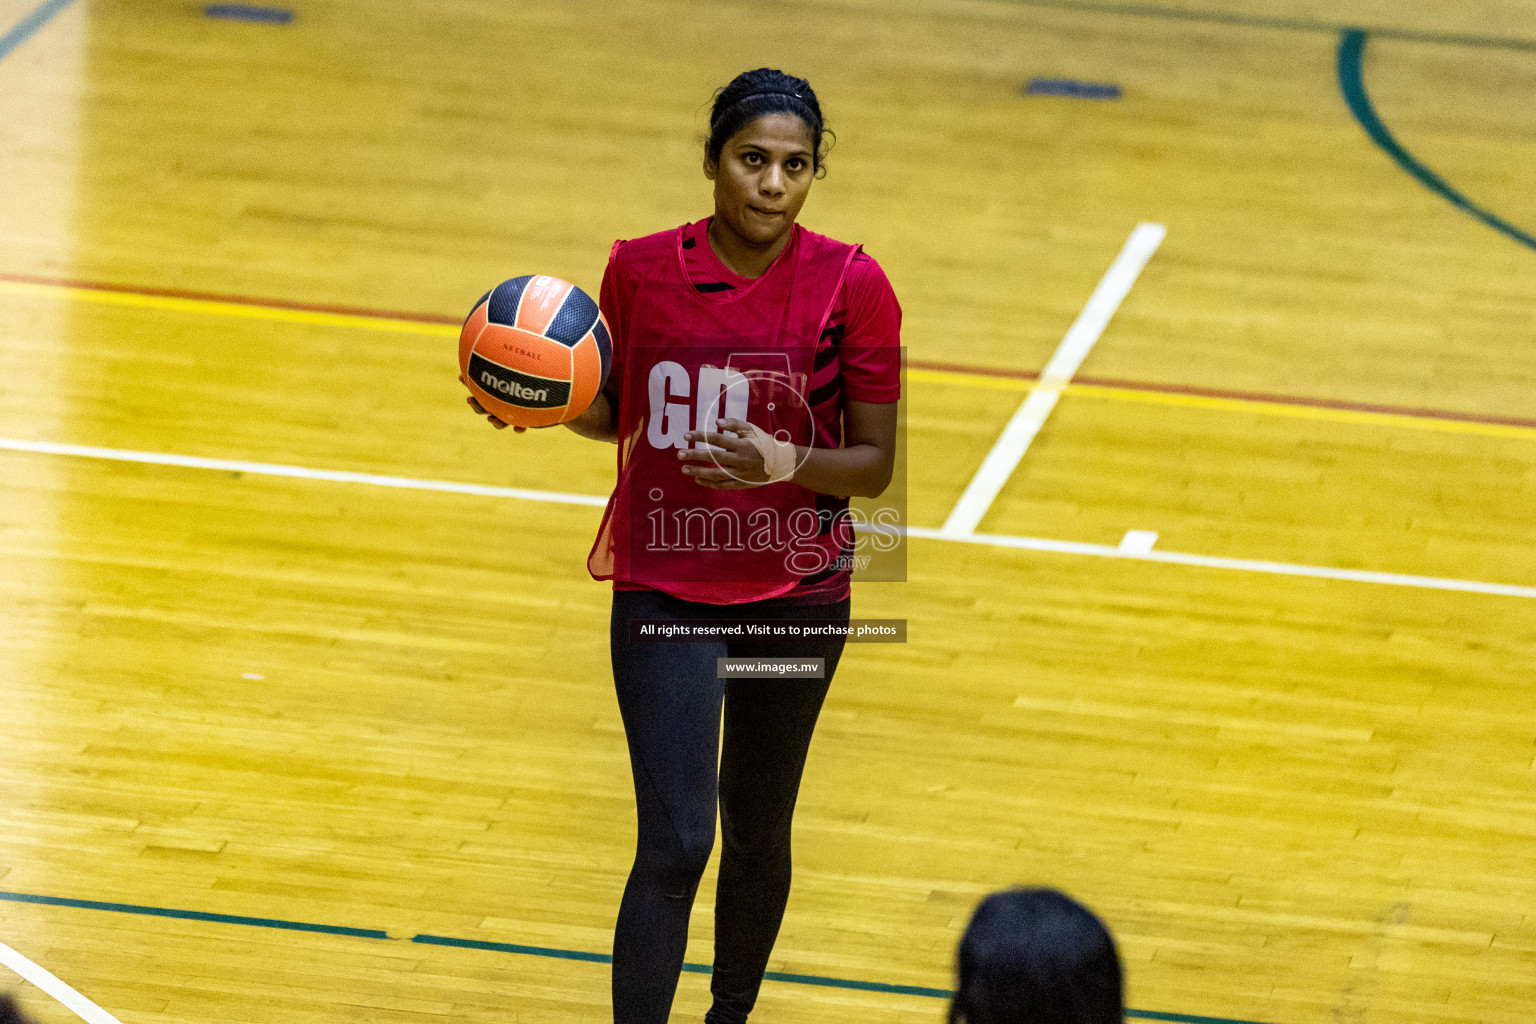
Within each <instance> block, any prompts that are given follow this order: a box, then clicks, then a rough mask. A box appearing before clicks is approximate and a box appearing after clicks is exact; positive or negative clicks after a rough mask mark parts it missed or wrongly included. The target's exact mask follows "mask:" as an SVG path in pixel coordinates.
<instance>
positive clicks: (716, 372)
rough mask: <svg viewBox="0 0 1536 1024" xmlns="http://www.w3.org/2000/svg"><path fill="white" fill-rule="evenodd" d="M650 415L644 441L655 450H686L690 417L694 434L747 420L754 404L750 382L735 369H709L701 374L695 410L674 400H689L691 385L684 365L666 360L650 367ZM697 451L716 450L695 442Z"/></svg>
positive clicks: (710, 367) (703, 370) (710, 446)
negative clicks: (722, 422) (726, 422)
mask: <svg viewBox="0 0 1536 1024" xmlns="http://www.w3.org/2000/svg"><path fill="white" fill-rule="evenodd" d="M647 383H648V387H647V390H648V392H649V395H650V406H651V414H650V416H649V418H648V420H647V423H646V428H645V437H646V440H648V441H649V442H650V443H651V447H653V448H686V447H688V439H687V438H686V437H685V436H684V435H686V434H687V433H688V431H689V429H690V427H689V423H688V421H689V416H690V413H691V414H692V419H693V426H692V428H691V429H693V430H717V429H718V427H717V426H716V424H715V421H716V420H721V419H738V420H744V419H746V418H747V409H748V406H749V404H750V401H751V388H750V385H749V383H748V381H747V378H746V377H745V376H744V375H743V374H741V373H739V372H737V371H735V370H732V369H729V368H727V369H721V368H720V367H717V366H706V367H703V368H702V369H701V370H699V390H698V396H697V401H696V404H695V406H694V407H693V409H689V407H688V405H687V403H686V402H678V401H674V399H679V398H682V399H686V398H688V397H689V392H690V389H691V385H692V381H691V380H690V378H689V375H688V371H687V369H685V368H684V367H683V365H682V364H681V363H676V362H673V361H672V360H670V359H668V360H663V361H662V362H659V363H657V364H656V365H655V366H653V367H651V375H650V379H649V381H648V382H647ZM694 447H695V448H713V447H715V446H714V445H710V444H705V443H704V442H703V441H695V442H694Z"/></svg>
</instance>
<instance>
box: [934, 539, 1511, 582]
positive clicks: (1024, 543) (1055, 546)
mask: <svg viewBox="0 0 1536 1024" xmlns="http://www.w3.org/2000/svg"><path fill="white" fill-rule="evenodd" d="M907 536H908V537H924V538H927V539H929V540H950V541H958V542H960V543H962V544H986V545H990V546H992V547H1000V548H1022V549H1023V550H1025V551H1053V552H1055V553H1057V554H1062V555H1088V556H1091V557H1093V558H1126V559H1130V560H1131V561H1136V562H1164V563H1166V564H1169V565H1198V566H1201V567H1203V568H1206V569H1237V570H1240V571H1242V572H1262V573H1269V574H1271V575H1275V576H1311V577H1313V578H1314V579H1320V580H1350V581H1352V582H1354V583H1381V584H1385V585H1387V586H1393V587H1418V588H1420V589H1423V590H1457V591H1461V592H1462V593H1467V594H1499V595H1502V596H1504V597H1530V598H1536V587H1521V586H1516V585H1515V584H1512V583H1483V582H1482V581H1480V580H1456V579H1448V578H1446V577H1443V576H1413V575H1410V574H1408V573H1400V572H1373V571H1371V570H1369V569H1332V568H1329V567H1328V566H1326V565H1298V564H1296V563H1294V562H1265V561H1260V560H1258V559H1252V558H1220V557H1217V556H1214V555H1186V554H1183V553H1181V552H1178V551H1156V550H1150V549H1149V550H1147V551H1136V550H1127V549H1125V548H1118V547H1113V548H1112V547H1110V546H1109V545H1108V544H1081V543H1079V542H1077V541H1071V540H1046V539H1044V538H1042V537H1006V536H1002V535H999V534H995V533H991V534H989V533H972V534H968V535H967V536H964V537H954V536H950V535H948V534H946V533H944V531H942V530H929V529H926V528H924V527H920V526H909V527H907Z"/></svg>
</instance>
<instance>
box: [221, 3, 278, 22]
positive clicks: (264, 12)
mask: <svg viewBox="0 0 1536 1024" xmlns="http://www.w3.org/2000/svg"><path fill="white" fill-rule="evenodd" d="M203 13H204V14H206V15H207V16H208V17H210V18H227V19H228V20H230V21H255V22H261V23H263V24H267V25H287V24H289V23H291V22H292V21H293V12H292V11H291V10H289V9H288V8H286V7H257V6H256V5H254V4H209V5H208V6H207V7H204V8H203Z"/></svg>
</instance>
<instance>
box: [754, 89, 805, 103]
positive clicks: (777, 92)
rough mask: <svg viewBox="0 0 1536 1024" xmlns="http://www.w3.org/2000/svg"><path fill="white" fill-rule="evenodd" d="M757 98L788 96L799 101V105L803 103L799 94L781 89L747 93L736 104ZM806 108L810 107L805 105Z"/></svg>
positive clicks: (803, 100)
mask: <svg viewBox="0 0 1536 1024" xmlns="http://www.w3.org/2000/svg"><path fill="white" fill-rule="evenodd" d="M758 96H788V97H789V98H790V99H792V100H799V101H800V102H801V103H805V99H804V98H803V97H802V96H801V95H800V94H799V93H797V92H785V91H784V90H783V89H760V90H758V91H757V92H749V93H747V94H746V95H745V96H743V97H742V98H741V99H739V100H737V101H736V102H737V103H745V102H747V100H750V99H755V98H756V97H758ZM806 106H810V104H808V103H806Z"/></svg>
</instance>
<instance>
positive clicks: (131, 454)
mask: <svg viewBox="0 0 1536 1024" xmlns="http://www.w3.org/2000/svg"><path fill="white" fill-rule="evenodd" d="M0 450H9V451H19V452H37V453H41V454H45V455H74V456H80V457H82V458H88V459H108V460H111V461H115V462H140V463H147V464H149V465H156V466H185V467H189V468H192V469H214V470H222V471H226V472H237V473H249V474H251V475H253V476H281V477H297V478H299V479H303V480H330V481H334V482H337V483H350V484H369V485H372V486H375V487H398V488H405V489H407V490H413V491H446V492H448V493H450V494H474V495H483V496H486V497H493V498H520V499H522V500H524V501H542V502H549V503H554V504H560V505H588V506H591V507H593V508H602V507H604V506H605V505H607V503H608V499H607V498H602V497H598V496H597V495H595V494H563V493H561V492H559V491H530V490H522V489H519V488H516V487H487V486H484V485H482V484H461V483H455V482H454V481H451V480H421V479H417V478H415V477H405V476H378V475H375V474H373V473H343V472H337V471H333V470H326V469H308V468H305V467H303V466H284V465H279V464H276V463H271V462H239V461H235V460H232V459H204V458H199V457H196V456H190V455H166V454H161V453H159V452H136V451H128V450H126V449H121V448H90V447H86V446H84V445H78V444H52V443H50V442H47V441H20V440H16V439H14V438H5V437H0ZM904 532H905V533H906V535H907V536H909V537H918V538H921V539H923V540H943V541H957V542H960V543H964V544H986V545H991V546H993V547H1003V548H1022V549H1024V550H1026V551H1051V552H1055V553H1057V554H1066V555H1088V556H1092V557H1095V558H1127V559H1131V560H1132V561H1141V562H1165V563H1169V564H1173V565H1197V566H1203V567H1205V568H1208V569H1237V570H1240V571H1243V572H1262V573H1269V574H1272V575H1278V576H1311V577H1315V578H1317V579H1325V580H1352V581H1354V582H1357V583H1383V584H1388V585H1391V586H1398V587H1419V588H1423V589H1427V590H1458V591H1463V592H1465V593H1472V594H1501V595H1504V596H1506V597H1529V598H1536V587H1521V586H1515V585H1513V584H1508V583H1483V582H1480V581H1478V580H1457V579H1448V578H1445V577H1439V576H1411V575H1406V574H1403V573H1393V572H1371V571H1368V570H1365V569H1331V568H1329V567H1327V566H1322V565H1299V564H1296V563H1291V562H1265V561H1257V560H1254V559H1247V558H1220V557H1216V556H1211V555H1186V554H1180V553H1178V552H1175V551H1156V550H1148V551H1145V552H1141V551H1135V550H1126V549H1123V548H1118V547H1110V546H1108V545H1106V544H1081V543H1078V542H1077V541H1069V540H1047V539H1045V538H1042V537H1009V536H1004V535H1000V534H986V533H972V534H966V535H964V536H960V537H956V536H953V535H951V534H947V533H945V532H944V531H943V530H932V529H928V528H927V527H922V526H909V527H906V528H905V530H904Z"/></svg>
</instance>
